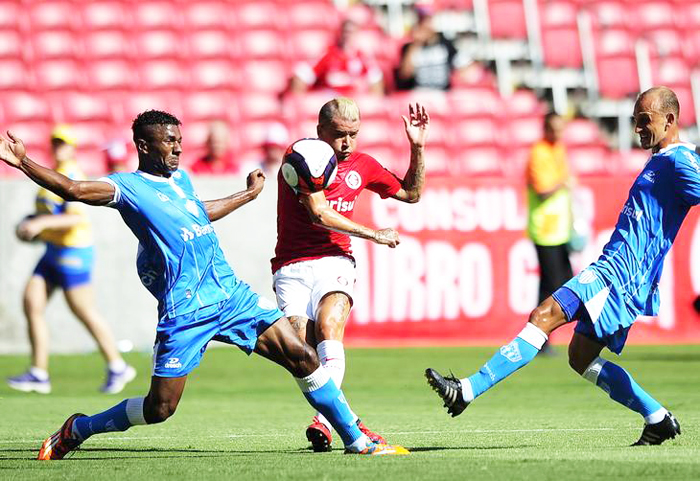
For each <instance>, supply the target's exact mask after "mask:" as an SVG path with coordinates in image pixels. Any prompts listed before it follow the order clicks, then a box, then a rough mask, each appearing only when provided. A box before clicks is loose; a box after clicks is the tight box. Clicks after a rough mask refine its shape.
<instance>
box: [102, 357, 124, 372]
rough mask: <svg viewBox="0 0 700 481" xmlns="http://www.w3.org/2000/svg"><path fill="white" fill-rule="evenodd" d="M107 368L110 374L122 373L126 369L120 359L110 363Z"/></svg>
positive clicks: (122, 360)
mask: <svg viewBox="0 0 700 481" xmlns="http://www.w3.org/2000/svg"><path fill="white" fill-rule="evenodd" d="M107 367H108V368H109V370H110V371H112V372H124V369H126V362H125V361H124V359H120V360H118V361H110V362H109V363H108V364H107Z"/></svg>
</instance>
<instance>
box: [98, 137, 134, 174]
mask: <svg viewBox="0 0 700 481" xmlns="http://www.w3.org/2000/svg"><path fill="white" fill-rule="evenodd" d="M103 150H104V153H105V163H106V165H107V171H108V172H128V171H130V170H131V168H130V166H129V154H128V152H127V148H126V142H125V141H124V140H122V139H113V140H110V141H109V142H107V143H106V144H105V146H104V149H103Z"/></svg>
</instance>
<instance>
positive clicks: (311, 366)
mask: <svg viewBox="0 0 700 481" xmlns="http://www.w3.org/2000/svg"><path fill="white" fill-rule="evenodd" d="M288 361H289V371H290V372H291V373H292V375H293V376H294V377H306V376H308V375H309V374H311V373H312V372H314V371H315V370H316V369H318V366H319V365H320V363H319V361H318V356H317V355H316V350H315V349H314V348H312V347H311V346H310V345H308V344H307V343H305V342H303V341H301V340H300V341H299V343H298V344H297V345H295V346H293V347H292V349H290V352H289V355H288Z"/></svg>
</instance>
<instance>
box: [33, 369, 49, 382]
mask: <svg viewBox="0 0 700 481" xmlns="http://www.w3.org/2000/svg"><path fill="white" fill-rule="evenodd" d="M29 373H30V374H31V375H32V376H34V377H35V378H37V379H38V380H39V381H48V380H49V372H48V371H46V370H45V369H42V368H40V367H34V366H32V367H30V368H29Z"/></svg>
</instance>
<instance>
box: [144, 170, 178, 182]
mask: <svg viewBox="0 0 700 481" xmlns="http://www.w3.org/2000/svg"><path fill="white" fill-rule="evenodd" d="M136 173H137V174H139V175H140V176H141V177H145V178H146V179H148V180H152V181H153V182H170V177H159V176H157V175H153V174H149V173H148V172H144V171H143V170H137V171H136ZM171 177H172V176H171Z"/></svg>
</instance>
